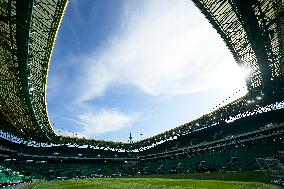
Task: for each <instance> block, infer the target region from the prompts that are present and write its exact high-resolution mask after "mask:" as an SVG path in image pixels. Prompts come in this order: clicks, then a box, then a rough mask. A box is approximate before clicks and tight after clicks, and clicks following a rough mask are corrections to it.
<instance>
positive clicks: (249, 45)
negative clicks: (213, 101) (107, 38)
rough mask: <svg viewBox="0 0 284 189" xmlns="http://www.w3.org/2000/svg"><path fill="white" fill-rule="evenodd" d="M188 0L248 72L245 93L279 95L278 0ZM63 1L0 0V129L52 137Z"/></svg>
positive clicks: (282, 31) (283, 68) (283, 14)
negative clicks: (49, 100)
mask: <svg viewBox="0 0 284 189" xmlns="http://www.w3.org/2000/svg"><path fill="white" fill-rule="evenodd" d="M193 2H194V3H195V4H196V6H197V7H198V8H199V9H200V10H201V11H202V13H203V14H204V15H205V16H206V18H207V19H208V20H209V21H210V23H211V24H212V25H213V27H214V28H215V29H216V30H217V32H218V33H219V34H220V35H221V37H222V38H223V40H224V41H225V43H226V44H227V46H228V48H229V49H230V51H231V52H232V54H233V56H234V58H235V60H236V62H237V63H238V64H239V65H240V66H243V67H245V68H247V69H248V70H250V74H249V76H250V77H249V79H248V80H247V87H248V89H249V92H250V93H249V95H250V94H258V93H262V94H265V97H266V98H267V99H269V100H270V101H276V100H279V99H283V86H284V85H283V78H284V56H283V55H284V44H283V43H284V0H250V1H247V0H214V1H211V0H193ZM67 4H68V0H45V1H40V0H0V31H1V32H0V117H2V118H3V119H5V120H6V121H7V122H9V123H11V124H12V125H11V124H7V125H9V126H5V124H2V125H0V129H3V130H5V131H7V132H10V133H13V134H15V135H17V136H20V137H23V138H26V139H31V138H33V139H34V140H37V141H50V140H52V139H53V138H58V137H57V134H56V133H55V132H54V130H53V127H52V125H51V123H50V121H49V117H48V111H47V104H46V85H47V76H48V68H49V63H50V58H51V55H52V50H53V47H54V43H55V39H56V36H57V32H58V29H59V26H60V23H61V20H62V18H63V15H64V12H65V9H66V6H67ZM248 98H249V97H248ZM246 99H247V97H245V98H244V99H240V100H238V101H236V102H233V103H232V104H231V105H229V106H226V107H225V108H223V109H222V111H220V112H221V113H219V114H220V115H223V114H224V111H223V110H226V111H227V112H230V111H229V110H228V109H232V108H233V107H235V106H238V107H239V106H240V104H244V102H245V101H246ZM271 99H272V100H271ZM239 109H240V108H239ZM219 114H218V115H219ZM214 115H215V114H214ZM207 117H208V116H205V117H204V116H203V117H202V118H201V119H207ZM214 117H215V116H214ZM195 122H199V121H195ZM195 122H194V123H195ZM185 129H186V128H185ZM179 130H180V129H179ZM169 133H170V132H169ZM63 138H64V137H63ZM61 139H62V137H61ZM65 139H66V138H65ZM70 140H71V139H70ZM76 140H77V139H76ZM105 144H108V143H107V142H106V143H105ZM121 145H123V144H121Z"/></svg>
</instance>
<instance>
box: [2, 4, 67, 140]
mask: <svg viewBox="0 0 284 189" xmlns="http://www.w3.org/2000/svg"><path fill="white" fill-rule="evenodd" d="M66 5H67V1H65V0H64V1H62V0H46V1H44V2H42V1H39V0H36V1H33V0H18V1H15V0H1V1H0V15H1V19H0V30H1V33H0V37H1V43H0V45H1V48H0V59H1V62H0V86H1V87H0V111H1V112H2V114H4V115H5V118H6V119H7V120H9V122H10V123H12V124H13V127H10V128H9V129H8V131H9V132H12V133H15V134H17V135H19V136H22V137H25V138H37V139H38V140H47V139H48V138H49V137H51V136H54V135H55V133H54V132H53V130H52V127H51V125H50V123H49V119H48V115H47V108H46V81H47V72H48V66H49V62H50V57H51V53H52V50H53V46H54V42H55V38H56V35H57V31H58V28H59V25H60V22H61V19H62V16H63V13H64V11H65V7H66Z"/></svg>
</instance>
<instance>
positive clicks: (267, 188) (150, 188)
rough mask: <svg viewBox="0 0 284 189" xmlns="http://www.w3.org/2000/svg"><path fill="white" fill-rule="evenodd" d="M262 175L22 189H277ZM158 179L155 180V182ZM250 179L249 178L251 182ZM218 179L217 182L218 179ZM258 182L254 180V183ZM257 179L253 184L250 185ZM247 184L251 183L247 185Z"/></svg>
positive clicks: (169, 177) (161, 177) (57, 184)
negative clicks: (265, 181) (265, 180)
mask: <svg viewBox="0 0 284 189" xmlns="http://www.w3.org/2000/svg"><path fill="white" fill-rule="evenodd" d="M258 176H261V173H257V172H255V173H254V172H246V173H202V174H181V175H154V176H147V178H145V177H141V178H94V179H70V180H54V181H44V182H39V183H37V184H34V185H32V186H29V187H26V188H25V189H31V188H36V189H73V188H74V189H75V188H80V189H81V188H82V189H280V188H281V187H280V186H276V185H271V184H266V183H264V178H263V177H258ZM157 177H158V178H157ZM250 177H251V178H250ZM218 178H219V179H218ZM256 178H257V179H256ZM253 179H256V180H255V181H252V180H253ZM248 180H250V181H248Z"/></svg>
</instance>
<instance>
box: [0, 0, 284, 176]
mask: <svg viewBox="0 0 284 189" xmlns="http://www.w3.org/2000/svg"><path fill="white" fill-rule="evenodd" d="M193 2H194V3H195V5H196V6H197V7H198V8H199V9H200V10H201V12H202V13H203V14H204V15H205V16H206V18H207V19H208V21H209V22H210V23H211V24H212V26H213V27H214V28H215V29H216V30H217V32H218V33H219V34H220V36H221V37H222V39H223V40H224V42H225V43H226V45H227V47H228V48H229V50H230V51H231V53H232V55H233V56H234V58H235V61H236V63H237V64H239V65H240V66H242V67H244V68H246V69H248V70H249V77H248V79H247V81H246V84H247V89H248V93H247V94H246V95H245V96H243V97H242V98H240V99H237V100H235V101H233V102H232V103H230V104H228V105H225V106H223V107H221V108H218V109H216V110H214V111H212V112H210V113H208V114H206V115H203V116H202V117H200V118H198V119H196V120H193V121H191V122H189V123H185V124H183V125H181V126H178V127H176V128H173V129H171V130H169V131H166V132H164V133H161V134H158V135H156V136H153V137H150V138H147V139H144V140H141V141H137V142H133V143H122V142H113V141H99V140H95V139H86V138H77V137H67V136H61V135H58V134H56V132H55V131H54V129H53V127H52V125H51V123H50V121H49V117H48V111H47V104H46V86H47V76H48V68H49V64H50V59H51V55H52V51H53V48H54V43H55V40H56V36H57V33H58V29H59V27H60V23H61V21H62V18H63V15H64V12H65V9H66V6H67V4H68V1H67V0H46V1H40V0H0V30H1V32H0V37H1V38H0V39H1V42H0V44H1V47H0V60H1V62H0V130H1V132H0V134H1V136H0V141H1V142H0V163H1V166H4V167H9V168H12V169H13V170H15V171H19V172H21V173H23V174H25V175H33V176H36V177H38V178H54V177H76V176H82V175H84V176H95V175H129V174H150V173H169V172H187V171H204V170H222V169H224V170H239V169H242V170H243V169H257V168H258V167H257V162H256V161H255V158H265V157H274V156H275V157H276V156H277V157H278V156H279V151H281V150H282V151H283V149H284V144H283V138H284V135H283V134H284V1H283V0H250V1H247V0H215V1H210V0H193ZM282 158H283V157H282ZM282 161H283V159H282Z"/></svg>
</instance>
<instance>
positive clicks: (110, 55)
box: [47, 0, 246, 141]
mask: <svg viewBox="0 0 284 189" xmlns="http://www.w3.org/2000/svg"><path fill="white" fill-rule="evenodd" d="M244 77H245V71H244V69H242V68H240V67H238V65H237V64H236V63H235V61H234V59H233V57H232V55H231V53H230V52H229V50H228V49H227V47H226V46H225V43H224V42H223V41H222V39H221V38H220V37H219V35H218V34H217V32H216V31H215V30H214V29H213V28H212V26H211V25H210V24H209V23H208V21H207V20H206V19H205V18H204V16H203V15H202V14H201V13H200V12H199V10H198V9H197V8H196V7H195V6H194V5H193V3H192V2H190V1H188V0H175V1H172V0H151V1H138V0H132V1H130V0H120V1H117V0H104V1H101V0H81V1H75V0H71V1H70V3H69V5H68V7H67V10H66V13H65V16H64V19H63V22H62V25H61V28H60V30H59V34H58V38H57V41H56V45H55V49H54V53H53V56H52V61H51V66H50V70H49V78H48V89H47V103H48V111H49V116H50V119H51V122H52V123H53V124H54V127H55V129H56V130H57V131H58V133H60V134H66V135H75V133H76V134H77V135H79V136H85V137H89V138H96V139H104V140H114V141H127V139H128V135H129V133H130V132H131V133H132V135H133V138H134V140H140V139H142V138H145V137H150V136H153V135H155V134H158V133H161V132H163V131H165V130H168V129H171V128H174V127H176V126H178V125H181V124H183V123H185V122H188V121H190V120H192V119H195V118H198V117H199V116H201V115H203V114H205V113H208V112H209V111H211V110H212V109H213V108H214V107H215V106H216V105H218V104H221V105H224V104H226V103H228V102H229V101H225V102H223V101H224V100H225V99H226V98H228V97H231V98H230V100H232V99H235V98H238V97H240V96H243V95H244V94H245V93H246V89H245V81H244V79H245V78H244ZM239 90H241V91H239ZM237 91H239V92H238V93H236V92H237ZM232 97H234V98H232ZM69 131H70V132H69ZM140 133H143V135H140Z"/></svg>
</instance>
